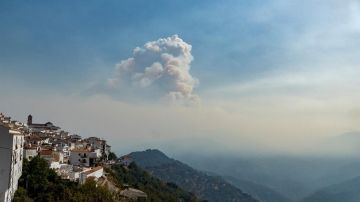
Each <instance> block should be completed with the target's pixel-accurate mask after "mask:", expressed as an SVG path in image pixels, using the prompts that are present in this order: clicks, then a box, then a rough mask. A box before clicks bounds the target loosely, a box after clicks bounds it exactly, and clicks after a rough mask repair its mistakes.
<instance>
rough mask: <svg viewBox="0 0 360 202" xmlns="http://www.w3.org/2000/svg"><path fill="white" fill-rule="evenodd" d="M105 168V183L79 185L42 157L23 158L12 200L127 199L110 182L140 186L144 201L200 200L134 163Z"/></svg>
mask: <svg viewBox="0 0 360 202" xmlns="http://www.w3.org/2000/svg"><path fill="white" fill-rule="evenodd" d="M106 172H107V179H108V180H109V182H108V183H107V184H106V185H105V186H98V185H97V183H96V182H95V181H93V180H88V181H86V183H85V184H84V185H79V184H78V183H76V182H71V181H69V180H64V179H61V178H60V177H59V176H57V174H56V173H55V172H54V171H53V170H52V169H50V168H49V167H48V164H47V162H46V161H45V160H44V159H42V158H39V157H36V158H33V159H32V160H31V161H30V162H28V161H27V160H24V166H23V175H22V177H21V179H20V180H19V189H18V191H17V192H16V195H15V198H14V200H13V201H18V202H22V201H27V202H31V201H58V202H62V201H64V202H65V201H66V202H67V201H79V202H81V201H83V202H104V201H108V202H112V201H124V202H125V201H128V200H126V199H123V197H121V196H120V195H119V192H118V191H115V192H114V191H113V190H111V191H110V189H109V183H111V184H112V185H114V186H116V187H117V188H118V189H120V190H121V189H123V188H124V187H132V188H136V189H139V190H141V191H143V192H145V193H146V194H147V196H148V197H147V201H153V202H162V201H167V202H178V201H182V202H196V201H199V199H197V198H196V197H195V195H194V194H192V193H189V192H187V191H184V190H182V189H181V188H179V187H177V186H176V185H175V184H171V183H166V182H163V181H161V180H159V179H157V178H155V177H153V176H151V175H150V174H149V173H147V172H146V171H144V170H142V169H141V168H139V167H138V166H136V165H135V164H131V165H130V166H128V167H127V168H124V167H122V166H119V165H114V166H112V167H111V168H107V169H106ZM129 201H131V200H129Z"/></svg>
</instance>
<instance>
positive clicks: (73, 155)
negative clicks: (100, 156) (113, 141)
mask: <svg viewBox="0 0 360 202" xmlns="http://www.w3.org/2000/svg"><path fill="white" fill-rule="evenodd" d="M96 156H97V155H96V152H92V151H90V150H86V149H75V150H72V151H71V152H70V158H69V161H70V164H71V165H74V166H84V167H89V166H92V165H93V164H94V163H95V162H96V160H97V158H96Z"/></svg>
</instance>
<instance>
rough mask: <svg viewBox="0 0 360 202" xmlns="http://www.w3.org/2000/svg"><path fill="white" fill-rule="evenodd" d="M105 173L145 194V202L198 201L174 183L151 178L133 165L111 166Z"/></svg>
mask: <svg viewBox="0 0 360 202" xmlns="http://www.w3.org/2000/svg"><path fill="white" fill-rule="evenodd" d="M107 172H109V173H110V175H111V176H112V177H113V178H115V180H116V181H117V182H118V183H120V184H122V185H128V186H130V187H133V188H136V189H139V190H142V191H144V192H145V193H147V194H148V200H147V201H154V202H155V201H159V202H160V201H166V202H171V201H174V202H175V201H176V202H178V201H189V202H190V201H199V199H197V198H196V197H195V195H194V194H192V193H189V192H186V191H184V190H182V189H181V188H179V187H178V186H177V185H176V184H174V183H166V182H163V181H161V180H159V179H157V178H155V177H153V176H151V175H150V174H149V173H148V172H146V171H144V170H143V169H141V168H140V167H138V166H137V165H136V164H135V163H132V164H130V165H129V167H123V166H120V165H113V166H112V170H107Z"/></svg>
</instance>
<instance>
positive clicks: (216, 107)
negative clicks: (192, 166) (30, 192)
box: [0, 0, 360, 153]
mask: <svg viewBox="0 0 360 202" xmlns="http://www.w3.org/2000/svg"><path fill="white" fill-rule="evenodd" d="M359 45H360V2H359V1H357V0H317V1H314V0H291V1H290V0H272V1H261V0H252V1H249V0H225V1H215V0H207V1H200V0H198V1H197V0H181V1H180V0H179V1H167V0H159V1H148V0H129V1H127V0H124V1H115V0H114V1H91V0H86V1H85V0H84V1H52V2H49V1H1V2H0V93H1V96H0V111H3V112H6V113H7V114H9V115H12V116H13V117H14V118H17V119H19V120H21V121H25V119H26V116H27V114H29V113H31V114H32V115H33V116H34V119H35V121H39V122H44V121H48V120H49V121H52V122H54V123H56V124H58V125H59V126H61V127H62V128H64V129H66V130H68V131H70V132H74V133H78V134H80V135H82V136H100V137H104V138H106V139H108V140H110V144H111V145H112V146H113V149H114V150H115V151H119V152H127V151H132V150H137V149H146V148H150V147H157V148H160V149H164V150H167V151H170V152H182V151H189V150H190V151H192V150H195V149H196V150H200V151H202V152H219V151H222V152H240V151H245V150H246V151H261V152H268V151H275V152H289V153H297V152H303V151H313V150H315V149H314V147H315V146H314V145H317V143H318V142H320V141H323V139H322V138H324V137H332V136H334V135H339V134H342V133H345V132H350V131H359V130H360V124H359V122H360V94H359V92H360V79H359V76H360V68H359V67H358V66H359V64H360V57H359V55H360V48H359V47H360V46H359ZM317 146H318V145H317ZM328 149H329V150H334V151H337V149H336V148H328ZM327 151H328V150H326V152H327ZM323 152H324V151H323Z"/></svg>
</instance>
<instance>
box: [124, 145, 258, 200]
mask: <svg viewBox="0 0 360 202" xmlns="http://www.w3.org/2000/svg"><path fill="white" fill-rule="evenodd" d="M128 156H130V157H131V158H132V159H133V161H134V162H135V163H136V164H137V165H138V166H140V167H142V168H143V169H145V170H147V171H148V172H150V173H151V174H152V175H154V176H156V177H158V178H160V179H161V180H163V181H166V182H173V183H175V184H177V185H178V186H179V187H180V188H182V189H185V190H187V191H189V192H192V193H195V194H196V195H197V196H198V197H200V198H202V199H204V200H207V201H209V202H227V201H229V202H230V201H232V202H259V201H258V200H256V199H254V198H253V197H252V196H250V195H249V194H246V193H244V192H242V191H241V190H240V189H238V188H237V187H235V186H233V185H231V184H230V183H228V182H226V181H225V180H224V179H223V178H221V177H217V176H209V175H207V174H206V173H204V172H201V171H198V170H196V169H194V168H192V167H190V166H189V165H187V164H184V163H182V162H180V161H178V160H175V159H172V158H169V157H167V156H166V155H165V154H164V153H162V152H161V151H160V150H157V149H148V150H146V151H141V152H132V153H130V154H128Z"/></svg>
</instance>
